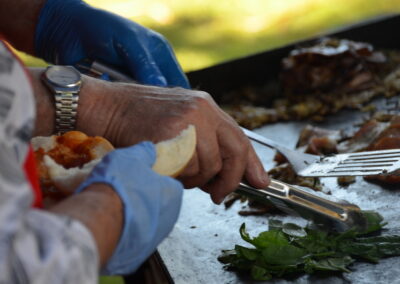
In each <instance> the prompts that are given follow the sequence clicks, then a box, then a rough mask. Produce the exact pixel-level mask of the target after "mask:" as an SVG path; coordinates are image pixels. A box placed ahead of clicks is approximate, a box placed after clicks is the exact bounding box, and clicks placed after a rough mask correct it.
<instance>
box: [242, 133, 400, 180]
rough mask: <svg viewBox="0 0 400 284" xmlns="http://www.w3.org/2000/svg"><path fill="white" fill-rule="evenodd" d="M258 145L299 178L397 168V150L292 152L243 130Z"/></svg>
mask: <svg viewBox="0 0 400 284" xmlns="http://www.w3.org/2000/svg"><path fill="white" fill-rule="evenodd" d="M242 130H243V132H244V133H245V134H246V136H247V137H248V138H249V139H250V140H252V141H255V142H257V143H260V144H262V145H265V146H268V147H270V148H273V149H275V150H277V151H279V152H280V153H281V154H282V155H283V156H285V157H286V159H287V160H288V161H289V163H290V164H291V165H292V167H293V169H294V170H295V172H296V173H297V174H298V175H299V176H304V177H338V176H370V175H381V174H383V175H384V174H390V173H393V172H394V171H396V170H399V169H400V149H390V150H379V151H366V152H357V153H348V154H337V155H332V156H325V157H322V156H317V155H311V154H306V153H302V152H299V151H296V150H291V149H288V148H286V147H283V146H281V145H279V143H276V142H274V141H272V140H270V139H268V138H266V137H264V136H261V135H259V134H257V133H255V132H253V131H250V130H248V129H245V128H242Z"/></svg>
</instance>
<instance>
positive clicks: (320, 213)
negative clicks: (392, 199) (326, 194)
mask: <svg viewBox="0 0 400 284" xmlns="http://www.w3.org/2000/svg"><path fill="white" fill-rule="evenodd" d="M236 193H239V194H241V195H244V196H247V197H250V198H252V199H255V200H257V201H259V202H262V203H269V204H271V203H272V204H273V205H275V206H276V207H278V208H279V209H281V210H282V211H284V212H286V213H288V214H290V215H299V216H301V217H303V218H305V219H308V220H312V221H313V222H314V223H315V224H316V225H318V226H320V227H325V228H328V229H330V230H332V229H333V230H336V231H339V232H342V231H347V230H349V229H356V230H359V231H365V230H366V229H367V228H368V220H367V218H366V217H365V216H364V214H363V211H361V210H360V208H359V207H358V206H356V205H353V204H339V203H337V202H333V201H330V200H327V199H324V198H321V197H319V196H316V195H313V194H311V193H309V192H307V191H304V190H302V189H299V188H297V187H295V186H293V185H289V184H286V183H284V182H281V181H278V180H274V179H272V180H271V183H270V185H269V186H268V187H267V188H264V189H256V188H254V187H252V186H250V185H248V184H245V183H240V185H239V187H238V188H237V189H236Z"/></svg>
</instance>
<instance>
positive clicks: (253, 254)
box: [218, 214, 400, 280]
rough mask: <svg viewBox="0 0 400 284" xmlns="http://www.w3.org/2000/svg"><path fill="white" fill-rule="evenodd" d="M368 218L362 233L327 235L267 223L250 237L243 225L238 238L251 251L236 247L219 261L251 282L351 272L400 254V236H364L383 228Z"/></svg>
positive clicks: (275, 223) (326, 233)
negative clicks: (359, 265) (358, 265)
mask: <svg viewBox="0 0 400 284" xmlns="http://www.w3.org/2000/svg"><path fill="white" fill-rule="evenodd" d="M370 216H371V220H370V222H369V224H370V226H369V228H368V229H367V230H365V231H363V232H361V233H360V232H357V231H355V230H349V231H347V232H343V233H333V232H331V233H328V232H325V231H320V230H317V229H312V228H309V227H306V228H303V227H300V226H298V225H296V224H291V223H285V224H284V223H282V222H281V221H278V220H270V222H269V229H270V230H269V231H266V232H262V233H260V234H259V235H258V236H257V237H254V238H252V237H251V236H250V235H249V234H248V232H247V231H246V226H245V224H242V226H241V227H240V230H239V232H240V235H241V237H242V239H243V240H244V241H246V242H248V243H249V244H251V245H253V248H248V247H243V246H239V245H236V246H235V249H233V250H225V251H223V253H222V255H221V256H220V257H219V258H218V259H219V261H221V262H222V263H224V264H226V267H227V268H230V269H234V270H239V271H244V272H247V273H249V274H250V275H251V277H252V278H253V279H254V280H269V279H272V278H273V277H281V276H284V275H287V274H291V273H303V272H305V273H309V274H311V273H314V272H316V271H339V272H350V270H349V266H350V265H351V264H352V263H353V262H355V261H356V260H363V261H369V262H373V263H376V262H378V261H379V259H381V258H384V257H390V256H397V255H400V236H396V235H394V236H372V237H371V236H369V235H367V234H370V233H372V232H376V231H379V230H380V229H381V228H382V227H383V226H384V225H385V224H384V223H382V221H383V220H382V218H376V216H375V215H374V214H371V215H370Z"/></svg>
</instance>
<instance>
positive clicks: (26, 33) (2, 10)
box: [0, 0, 46, 54]
mask: <svg viewBox="0 0 400 284" xmlns="http://www.w3.org/2000/svg"><path fill="white" fill-rule="evenodd" d="M45 2H46V0H13V1H7V0H3V1H0V33H1V34H3V35H4V36H5V38H6V40H7V41H9V42H10V43H11V44H12V45H13V46H14V47H15V48H17V49H19V50H22V51H24V52H27V53H29V54H34V38H35V30H36V24H37V21H38V17H39V13H40V10H41V8H42V7H43V5H44V3H45Z"/></svg>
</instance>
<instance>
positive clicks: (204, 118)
mask: <svg viewBox="0 0 400 284" xmlns="http://www.w3.org/2000/svg"><path fill="white" fill-rule="evenodd" d="M84 85H86V86H88V88H89V89H90V88H92V87H93V88H94V89H93V90H89V91H87V90H82V91H81V96H82V95H84V93H85V92H90V93H93V94H94V96H88V97H89V98H93V99H95V100H96V103H94V104H93V107H89V108H82V110H81V112H80V113H81V114H82V115H83V116H85V118H79V117H78V127H81V128H82V131H84V132H86V133H88V134H89V135H103V136H105V137H106V138H107V139H109V140H110V141H111V142H112V143H114V144H115V146H117V147H118V146H127V145H132V144H134V143H137V142H140V141H143V140H150V141H153V142H159V141H162V140H166V139H170V138H172V137H175V136H176V135H177V134H179V132H180V131H181V130H182V129H185V128H186V127H187V126H188V124H193V125H195V126H196V132H197V137H198V138H197V147H196V154H195V156H194V157H193V159H192V161H191V163H190V164H189V166H188V167H187V168H186V169H185V170H184V172H183V173H182V174H181V176H179V179H180V180H181V181H182V182H183V184H184V185H185V187H186V188H192V187H196V186H197V187H200V188H201V189H203V190H204V191H206V192H208V193H209V194H210V195H211V198H212V200H213V201H214V202H215V203H220V202H221V201H222V200H223V198H224V197H225V196H226V195H227V194H229V193H230V192H232V191H234V190H235V189H236V188H237V186H238V184H239V182H240V181H241V180H242V179H246V180H247V181H248V182H249V183H250V184H252V185H253V186H255V187H266V186H267V185H268V183H269V180H268V176H267V174H266V173H265V172H264V169H263V166H262V164H261V162H260V161H259V159H258V157H257V156H256V154H255V152H254V149H253V147H252V146H251V144H250V142H249V140H248V139H247V137H246V136H245V135H244V134H243V132H242V131H241V129H240V128H239V127H238V125H237V124H236V122H235V121H234V120H233V119H232V118H231V117H229V116H228V115H227V114H226V113H224V112H223V111H222V110H221V109H220V108H219V107H218V106H217V105H216V103H215V102H214V101H213V99H212V98H211V97H210V96H209V95H208V94H207V93H204V92H199V91H190V90H186V89H182V88H158V87H150V86H142V85H135V84H121V83H109V82H103V81H99V80H95V79H90V81H88V82H86V83H85V84H84ZM83 112H85V113H83ZM78 113H79V112H78Z"/></svg>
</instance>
